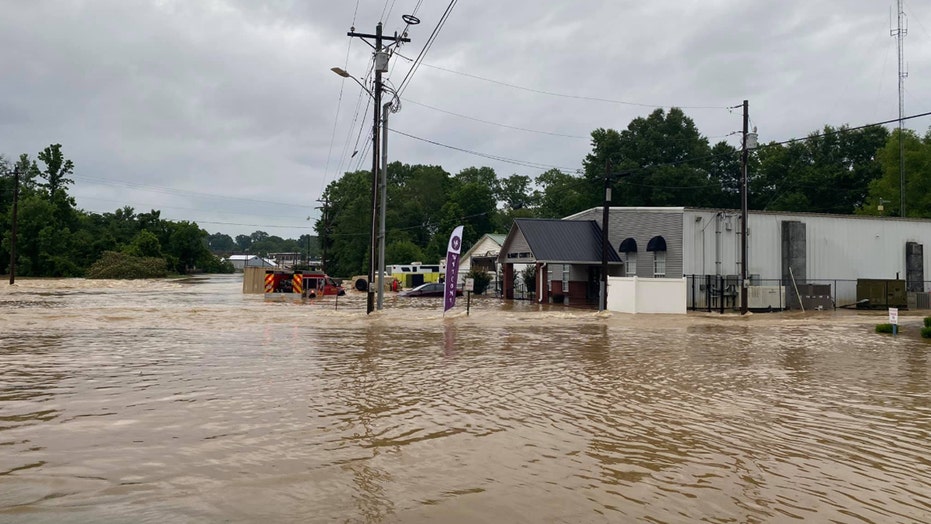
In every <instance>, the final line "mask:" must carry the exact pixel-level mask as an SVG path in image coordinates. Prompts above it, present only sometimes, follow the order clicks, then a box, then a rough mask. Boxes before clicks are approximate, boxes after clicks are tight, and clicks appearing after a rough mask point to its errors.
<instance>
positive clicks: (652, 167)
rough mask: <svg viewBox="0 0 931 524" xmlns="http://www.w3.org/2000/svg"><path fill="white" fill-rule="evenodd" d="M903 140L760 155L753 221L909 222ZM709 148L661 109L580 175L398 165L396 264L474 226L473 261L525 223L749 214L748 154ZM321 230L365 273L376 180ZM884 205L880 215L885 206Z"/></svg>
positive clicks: (343, 184) (342, 201)
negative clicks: (630, 215) (607, 214)
mask: <svg viewBox="0 0 931 524" xmlns="http://www.w3.org/2000/svg"><path fill="white" fill-rule="evenodd" d="M898 139H899V133H898V131H894V132H891V133H890V132H889V131H888V130H887V129H886V128H884V127H881V126H868V127H863V128H856V129H851V128H849V127H848V126H841V127H832V126H825V127H824V129H822V130H820V131H817V132H813V133H811V134H809V135H808V136H807V137H806V138H804V139H800V140H792V141H787V142H784V143H777V142H770V143H767V144H761V145H760V146H758V147H757V148H755V149H754V150H753V151H752V154H750V156H749V159H748V165H747V173H748V186H749V207H750V209H753V210H769V211H791V212H811V213H832V214H872V215H877V214H885V215H891V216H897V215H898V214H899V210H900V206H899V171H898V147H899V146H898ZM902 139H903V143H904V150H905V171H906V173H907V185H906V192H905V193H906V194H905V202H906V211H907V216H909V217H922V218H928V217H931V191H928V189H929V188H928V187H927V186H929V185H931V133H928V134H926V135H925V136H924V137H920V136H918V134H917V133H915V132H913V131H910V130H905V132H904V133H903V134H902ZM740 153H741V152H740V151H739V150H738V149H737V148H735V147H734V146H731V145H729V144H728V143H727V142H724V141H720V142H717V143H715V144H713V145H712V144H711V142H710V141H709V139H708V138H707V137H705V136H703V135H702V134H701V133H700V132H699V130H698V129H697V127H696V125H695V123H694V121H693V120H692V119H691V118H690V117H688V116H687V115H686V114H685V113H684V112H683V111H682V110H681V109H678V108H672V109H670V110H668V111H667V110H664V109H657V110H655V111H653V112H652V113H650V114H649V115H648V116H646V117H638V118H635V119H634V120H633V121H631V122H630V124H629V125H628V126H627V128H626V129H623V130H620V131H618V130H614V129H596V130H594V131H592V133H591V152H590V153H589V154H587V155H586V157H585V158H584V159H583V160H582V169H580V170H578V171H577V172H575V173H566V172H563V171H560V170H558V169H551V170H548V171H545V172H543V173H542V174H540V175H537V176H536V177H530V176H528V175H520V174H512V175H510V176H507V177H499V176H498V175H497V173H495V171H494V170H492V169H491V168H488V167H469V168H466V169H464V170H462V171H460V172H459V173H457V174H455V175H453V174H450V173H448V172H446V171H445V170H443V168H442V167H440V166H433V165H408V164H403V163H401V162H393V163H391V164H389V165H388V169H387V175H386V180H387V188H386V189H387V207H386V248H385V260H386V263H387V264H406V263H410V262H412V261H417V260H421V261H431V262H432V261H436V260H439V259H441V258H442V257H443V256H445V251H446V242H447V240H448V235H449V232H450V231H452V229H453V228H454V227H455V226H457V225H460V224H462V225H464V226H465V231H464V242H463V248H462V249H463V250H466V249H468V248H469V247H470V246H471V245H472V244H473V243H474V242H476V241H478V240H479V239H480V237H481V236H482V235H483V234H485V233H506V232H507V231H508V230H509V229H510V226H511V224H512V223H513V220H514V219H515V218H523V217H526V218H534V217H536V218H563V217H566V216H569V215H572V214H574V213H578V212H580V211H583V210H585V209H589V208H591V207H595V206H601V205H603V203H604V194H605V191H604V188H605V185H606V179H607V184H608V185H610V187H611V188H612V195H613V198H612V201H611V205H613V206H684V207H703V208H726V209H739V208H740V181H741V168H742V164H741V155H740ZM323 201H324V202H326V205H327V210H326V211H325V213H324V216H323V217H322V218H321V219H320V220H318V221H317V222H316V224H315V230H316V232H317V238H318V239H319V241H320V245H321V248H322V250H323V252H325V253H326V254H327V255H326V258H327V261H326V262H327V270H328V271H329V272H330V273H331V274H335V275H343V276H348V275H354V274H362V273H365V272H366V270H367V268H368V265H369V256H370V251H369V249H370V248H369V245H370V244H369V242H370V236H369V235H370V232H371V222H370V221H371V172H369V171H355V172H349V173H345V174H344V175H343V177H342V178H340V179H339V180H335V181H333V182H331V183H330V184H329V185H328V186H327V188H326V190H325V192H324V195H323ZM880 203H885V206H884V208H885V210H884V211H879V210H878V209H877V206H878V204H880Z"/></svg>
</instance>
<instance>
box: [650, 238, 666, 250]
mask: <svg viewBox="0 0 931 524" xmlns="http://www.w3.org/2000/svg"><path fill="white" fill-rule="evenodd" d="M647 251H666V239H665V238H663V237H661V236H659V237H653V238H651V239H650V242H649V243H648V244H647Z"/></svg>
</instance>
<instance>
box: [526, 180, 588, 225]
mask: <svg viewBox="0 0 931 524" xmlns="http://www.w3.org/2000/svg"><path fill="white" fill-rule="evenodd" d="M536 183H537V185H539V186H540V187H541V188H542V189H541V191H540V208H539V210H538V211H537V215H538V216H540V217H541V218H563V217H567V216H569V215H572V214H575V213H578V212H580V211H584V210H586V209H588V208H590V207H592V206H595V205H598V199H597V197H595V196H593V194H592V193H593V192H594V191H597V189H594V190H593V189H592V184H591V183H590V181H589V180H587V179H585V178H583V177H581V176H574V175H570V174H567V173H563V172H562V171H559V170H558V169H551V170H549V171H546V172H545V173H542V174H541V175H539V176H537V179H536Z"/></svg>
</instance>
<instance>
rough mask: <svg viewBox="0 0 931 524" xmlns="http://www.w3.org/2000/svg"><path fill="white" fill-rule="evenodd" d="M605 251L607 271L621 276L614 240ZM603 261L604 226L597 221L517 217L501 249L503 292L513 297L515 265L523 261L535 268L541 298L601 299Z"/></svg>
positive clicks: (537, 296) (536, 295) (578, 301)
mask: <svg viewBox="0 0 931 524" xmlns="http://www.w3.org/2000/svg"><path fill="white" fill-rule="evenodd" d="M605 254H606V257H607V265H608V274H609V275H615V276H619V275H621V274H622V262H621V258H620V257H619V256H618V253H617V251H615V250H614V248H613V247H612V245H611V243H610V242H609V243H608V244H607V250H606V253H605ZM602 262H603V260H602V231H601V226H600V225H599V224H598V223H597V222H596V221H594V220H561V219H535V218H518V219H515V220H514V224H513V225H512V226H511V230H510V231H509V232H508V234H507V236H506V237H505V240H504V243H503V244H502V245H501V251H500V253H499V254H498V263H499V264H500V265H501V266H502V273H503V278H502V282H503V296H504V298H506V299H513V298H515V293H514V288H515V283H514V281H515V277H516V276H517V273H516V271H515V266H525V267H532V268H534V269H533V271H534V274H535V279H534V282H535V285H534V289H533V290H532V296H533V297H534V300H536V301H537V302H559V303H563V304H592V303H595V304H597V300H598V296H599V285H600V282H601V275H602Z"/></svg>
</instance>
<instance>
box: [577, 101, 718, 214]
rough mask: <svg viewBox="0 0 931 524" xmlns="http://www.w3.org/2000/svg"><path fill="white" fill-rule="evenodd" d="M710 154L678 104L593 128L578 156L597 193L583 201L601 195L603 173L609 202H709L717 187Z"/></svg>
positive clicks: (714, 199) (714, 197)
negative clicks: (618, 125) (616, 126)
mask: <svg viewBox="0 0 931 524" xmlns="http://www.w3.org/2000/svg"><path fill="white" fill-rule="evenodd" d="M711 158H712V155H711V147H710V146H709V145H708V139H707V138H705V137H703V136H702V135H701V133H699V132H698V128H697V127H696V126H695V123H694V122H693V121H692V119H691V118H689V117H687V116H686V115H685V113H683V111H682V110H681V109H679V108H672V109H670V110H669V112H668V113H667V112H666V111H664V110H663V109H657V110H655V111H653V112H652V113H651V114H650V115H649V116H647V117H646V118H642V117H641V118H636V119H634V120H633V121H631V123H630V124H629V125H628V126H627V129H625V130H624V131H621V132H617V131H614V130H610V129H596V130H595V131H593V132H592V152H591V153H589V154H588V155H587V156H586V157H585V160H584V161H583V166H584V169H585V177H586V178H587V179H588V180H589V181H590V185H589V189H590V190H591V189H594V188H596V187H599V189H598V191H597V192H593V193H594V195H598V198H595V199H592V200H590V201H589V203H590V204H595V203H596V202H597V201H598V200H599V199H600V198H603V197H601V194H602V190H601V189H600V188H601V187H603V180H604V178H605V176H606V174H607V175H608V176H609V178H611V179H612V183H611V186H612V188H613V192H612V193H613V197H612V204H613V205H622V206H696V207H710V206H713V205H715V204H716V203H717V202H719V201H720V200H721V198H720V193H721V187H720V181H718V180H714V179H713V178H712V177H711V174H710V170H711ZM617 174H625V175H626V176H625V177H623V178H620V177H615V176H614V175H617ZM594 195H593V196H594Z"/></svg>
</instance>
